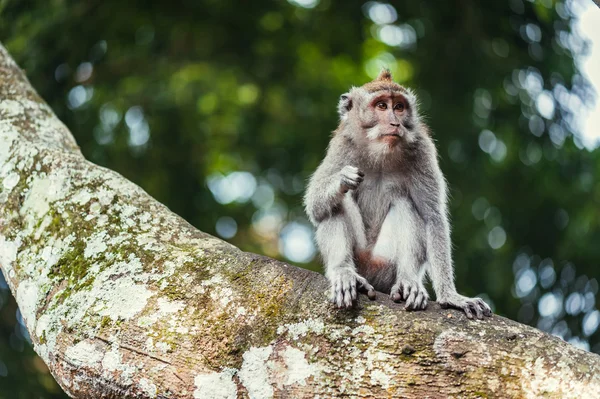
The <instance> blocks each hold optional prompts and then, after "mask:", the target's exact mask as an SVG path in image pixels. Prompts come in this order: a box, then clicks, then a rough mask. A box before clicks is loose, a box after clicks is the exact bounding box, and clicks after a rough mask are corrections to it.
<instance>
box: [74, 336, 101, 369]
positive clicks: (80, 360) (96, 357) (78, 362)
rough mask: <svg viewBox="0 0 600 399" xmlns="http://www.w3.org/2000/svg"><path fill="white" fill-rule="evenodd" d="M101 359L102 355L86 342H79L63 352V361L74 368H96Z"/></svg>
mask: <svg viewBox="0 0 600 399" xmlns="http://www.w3.org/2000/svg"><path fill="white" fill-rule="evenodd" d="M103 357H104V353H102V352H100V351H99V350H98V349H96V346H95V345H94V344H92V343H91V342H88V341H81V342H79V343H78V344H77V345H75V346H71V347H69V348H67V350H66V351H65V359H66V360H67V362H69V363H70V364H72V365H73V366H75V367H97V366H98V365H99V364H100V362H101V361H102V358H103Z"/></svg>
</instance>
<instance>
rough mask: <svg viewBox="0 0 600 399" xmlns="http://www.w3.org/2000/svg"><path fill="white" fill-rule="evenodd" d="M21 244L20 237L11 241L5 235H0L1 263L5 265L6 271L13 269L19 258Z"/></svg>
mask: <svg viewBox="0 0 600 399" xmlns="http://www.w3.org/2000/svg"><path fill="white" fill-rule="evenodd" d="M20 246H21V239H20V238H17V239H16V240H14V241H10V240H7V239H6V237H4V236H0V265H2V266H3V267H4V270H5V271H8V272H10V271H12V267H13V263H14V262H15V261H16V260H17V253H18V252H19V247H20Z"/></svg>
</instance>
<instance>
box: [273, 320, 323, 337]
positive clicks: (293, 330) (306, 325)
mask: <svg viewBox="0 0 600 399" xmlns="http://www.w3.org/2000/svg"><path fill="white" fill-rule="evenodd" d="M324 329H325V324H324V323H323V320H321V319H306V320H304V321H301V322H299V323H293V324H285V325H283V326H279V327H278V328H277V334H280V335H281V334H283V333H285V332H286V331H287V332H288V334H289V335H290V336H291V337H292V338H293V339H298V338H299V337H304V336H305V335H306V334H308V333H315V334H321V333H322V332H323V330H324Z"/></svg>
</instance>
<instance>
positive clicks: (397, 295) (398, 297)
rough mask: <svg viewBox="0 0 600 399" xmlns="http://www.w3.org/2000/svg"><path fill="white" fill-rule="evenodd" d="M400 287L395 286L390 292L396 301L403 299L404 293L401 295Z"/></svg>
mask: <svg viewBox="0 0 600 399" xmlns="http://www.w3.org/2000/svg"><path fill="white" fill-rule="evenodd" d="M399 290H400V287H398V286H393V287H392V291H391V292H390V298H391V299H392V301H394V302H400V301H401V300H402V295H400V291H399Z"/></svg>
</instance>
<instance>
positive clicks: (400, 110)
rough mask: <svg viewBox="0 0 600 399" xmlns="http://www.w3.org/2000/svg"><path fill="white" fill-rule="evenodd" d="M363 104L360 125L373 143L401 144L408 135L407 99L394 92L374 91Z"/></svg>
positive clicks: (393, 145)
mask: <svg viewBox="0 0 600 399" xmlns="http://www.w3.org/2000/svg"><path fill="white" fill-rule="evenodd" d="M369 97H372V98H369V99H368V102H367V104H366V105H365V108H366V110H365V112H364V114H363V118H362V119H363V120H362V127H363V129H364V130H365V134H366V137H367V138H368V139H369V140H370V141H371V142H373V143H383V144H386V145H387V147H388V148H392V147H395V146H397V145H400V144H401V139H402V138H403V137H406V136H408V134H410V132H409V131H408V130H409V129H407V126H406V125H407V122H408V101H407V100H406V98H405V97H404V96H403V95H401V94H399V93H396V92H393V91H387V92H376V93H374V95H372V96H369Z"/></svg>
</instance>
